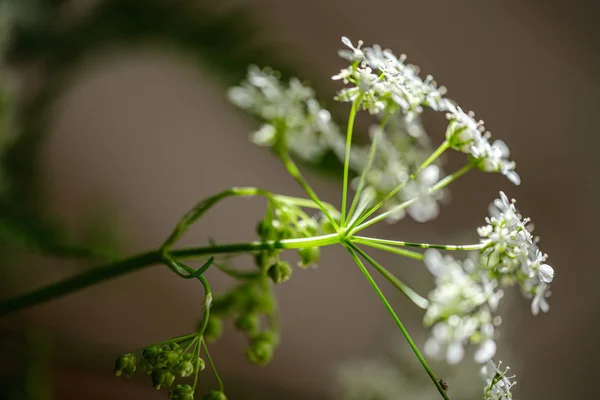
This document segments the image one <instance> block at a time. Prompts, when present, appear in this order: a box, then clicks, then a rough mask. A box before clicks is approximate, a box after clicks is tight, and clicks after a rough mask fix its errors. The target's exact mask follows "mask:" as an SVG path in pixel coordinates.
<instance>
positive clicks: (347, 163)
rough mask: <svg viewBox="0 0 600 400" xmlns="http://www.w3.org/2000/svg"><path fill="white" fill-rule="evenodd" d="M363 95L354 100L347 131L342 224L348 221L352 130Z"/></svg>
mask: <svg viewBox="0 0 600 400" xmlns="http://www.w3.org/2000/svg"><path fill="white" fill-rule="evenodd" d="M362 97H363V95H362V94H360V95H359V96H358V97H357V98H356V99H355V100H354V101H353V102H352V107H351V108H350V116H349V117H348V130H347V132H346V156H345V157H344V185H343V187H342V219H341V224H342V226H344V224H345V223H346V201H347V197H348V172H349V168H350V151H351V150H352V132H353V131H354V120H355V119H356V110H357V108H358V105H359V104H360V102H361V101H362Z"/></svg>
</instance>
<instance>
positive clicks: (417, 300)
mask: <svg viewBox="0 0 600 400" xmlns="http://www.w3.org/2000/svg"><path fill="white" fill-rule="evenodd" d="M349 246H350V247H352V248H353V249H354V251H356V252H357V253H358V254H360V255H361V257H362V258H364V259H365V260H367V262H368V263H369V264H371V265H372V266H373V268H375V269H376V270H377V271H378V272H379V273H380V274H381V275H383V277H384V278H385V279H387V280H388V281H389V282H390V283H391V284H392V285H394V286H395V287H396V289H398V290H399V291H400V292H402V294H404V295H405V296H406V297H408V299H409V300H410V301H412V302H413V303H414V304H415V305H416V306H417V307H419V308H421V309H423V310H426V309H427V307H428V306H429V301H428V300H427V299H426V298H424V297H422V296H421V295H420V294H418V293H417V292H415V291H414V290H412V289H411V288H410V287H409V286H407V285H406V284H405V283H404V282H402V281H401V280H400V279H398V278H396V276H394V275H393V274H392V273H391V272H390V271H388V270H387V269H386V268H385V267H384V266H383V265H381V264H379V263H378V262H377V261H375V260H374V259H373V257H371V256H369V255H368V254H367V253H366V252H365V251H364V250H362V249H361V248H359V247H358V246H356V245H355V244H354V243H350V244H349Z"/></svg>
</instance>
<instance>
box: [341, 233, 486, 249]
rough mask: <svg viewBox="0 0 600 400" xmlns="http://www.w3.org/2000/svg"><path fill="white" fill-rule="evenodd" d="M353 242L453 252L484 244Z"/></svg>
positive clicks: (364, 239) (362, 239)
mask: <svg viewBox="0 0 600 400" xmlns="http://www.w3.org/2000/svg"><path fill="white" fill-rule="evenodd" d="M352 239H353V240H355V241H356V242H359V243H363V244H364V242H370V243H379V244H387V245H391V246H402V247H419V248H421V249H441V250H455V251H476V250H481V249H482V248H483V247H484V246H485V245H486V243H477V244H465V245H460V244H459V245H454V244H430V243H416V242H403V241H399V240H386V239H377V238H370V237H365V236H353V237H352Z"/></svg>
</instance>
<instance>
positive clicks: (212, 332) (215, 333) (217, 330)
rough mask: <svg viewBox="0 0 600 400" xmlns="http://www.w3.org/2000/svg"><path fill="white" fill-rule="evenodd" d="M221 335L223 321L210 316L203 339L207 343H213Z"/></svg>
mask: <svg viewBox="0 0 600 400" xmlns="http://www.w3.org/2000/svg"><path fill="white" fill-rule="evenodd" d="M222 333H223V320H222V319H221V318H219V317H214V316H212V315H211V316H210V317H209V318H208V324H206V329H205V330H204V339H205V340H206V341H207V342H214V341H216V340H217V339H219V338H220V337H221V334H222Z"/></svg>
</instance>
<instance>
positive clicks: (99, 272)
mask: <svg viewBox="0 0 600 400" xmlns="http://www.w3.org/2000/svg"><path fill="white" fill-rule="evenodd" d="M339 242H340V238H339V236H338V235H337V234H330V235H323V236H315V237H311V238H300V239H286V240H281V241H278V242H275V241H265V242H258V241H257V242H249V243H231V244H222V245H214V246H206V247H191V248H186V249H180V250H172V251H170V252H169V254H170V255H171V257H173V258H177V259H182V258H190V259H191V258H200V257H205V256H207V255H215V254H232V253H248V252H255V251H260V250H272V249H300V248H303V247H322V246H328V245H332V244H335V243H339ZM163 262H164V253H163V251H162V250H155V251H150V252H147V253H143V254H139V255H136V256H133V257H131V258H127V259H125V260H122V261H118V262H115V263H111V264H107V265H104V266H101V267H98V268H94V269H91V270H88V271H85V272H82V273H80V274H78V275H75V276H73V277H71V278H66V279H64V280H62V281H59V282H56V283H53V284H50V285H48V286H45V287H42V288H40V289H36V290H33V291H31V292H29V293H26V294H23V295H20V296H16V297H13V298H10V299H7V300H4V301H3V302H0V317H1V316H4V315H7V314H10V313H13V312H16V311H20V310H23V309H25V308H28V307H31V306H34V305H37V304H41V303H44V302H47V301H49V300H53V299H56V298H58V297H61V296H64V295H66V294H69V293H72V292H75V291H78V290H81V289H84V288H86V287H89V286H92V285H95V284H97V283H100V282H103V281H106V280H109V279H113V278H116V277H118V276H121V275H125V274H128V273H131V272H134V271H138V270H141V269H143V268H146V267H149V266H151V265H156V264H162V263H163ZM189 272H190V273H194V272H195V270H194V269H191V271H189Z"/></svg>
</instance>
